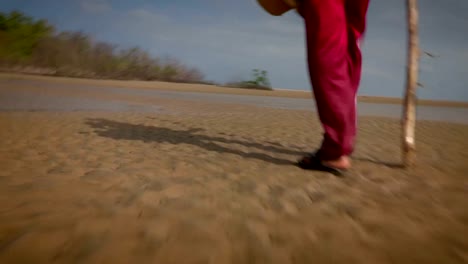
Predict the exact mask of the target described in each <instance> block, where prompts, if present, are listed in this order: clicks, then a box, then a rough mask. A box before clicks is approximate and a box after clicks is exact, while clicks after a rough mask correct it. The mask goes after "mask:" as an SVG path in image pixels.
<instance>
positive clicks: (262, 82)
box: [225, 69, 273, 90]
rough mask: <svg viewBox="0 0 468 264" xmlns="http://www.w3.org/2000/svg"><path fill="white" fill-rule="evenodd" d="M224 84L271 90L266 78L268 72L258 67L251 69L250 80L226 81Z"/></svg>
mask: <svg viewBox="0 0 468 264" xmlns="http://www.w3.org/2000/svg"><path fill="white" fill-rule="evenodd" d="M225 86H227V87H234V88H245V89H258V90H273V89H272V88H271V84H270V80H269V79H268V72H267V71H264V70H259V69H254V70H252V76H251V78H250V80H247V81H238V82H231V83H227V84H226V85H225Z"/></svg>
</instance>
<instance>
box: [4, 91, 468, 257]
mask: <svg viewBox="0 0 468 264" xmlns="http://www.w3.org/2000/svg"><path fill="white" fill-rule="evenodd" d="M70 96H72V95H70ZM73 96H78V95H73ZM82 96H85V95H82ZM93 96H100V98H101V99H106V98H105V95H93ZM121 99H122V100H123V98H121ZM132 100H133V101H134V102H140V103H144V102H146V101H145V99H144V98H140V99H138V98H132ZM151 100H152V101H151V103H157V104H158V106H160V107H161V111H158V112H154V113H136V112H135V113H131V112H96V111H94V112H80V111H78V112H54V111H49V112H17V111H12V112H0V127H1V129H0V138H1V142H0V168H1V170H0V193H1V194H2V195H1V196H0V263H216V264H218V263H219V264H223V263H236V264H237V263H278V264H288V263H468V254H467V252H468V207H467V206H466V203H467V201H468V178H467V177H466V176H467V174H466V173H467V171H468V163H467V161H468V152H467V151H466V149H468V126H467V125H461V124H450V123H442V122H429V121H424V122H419V123H418V125H417V140H418V141H417V144H418V145H417V147H418V164H417V166H416V167H414V168H411V169H408V170H405V169H402V168H401V167H400V166H399V164H400V145H399V144H400V143H399V122H398V120H394V119H387V118H370V117H366V118H364V117H361V118H360V119H359V127H360V128H359V137H358V143H357V148H356V152H355V154H354V157H353V162H354V168H353V170H352V171H351V172H350V173H349V174H348V175H347V176H346V177H343V178H338V177H335V176H333V175H330V174H327V173H321V172H309V171H303V170H300V169H298V168H297V167H295V166H294V165H292V163H293V162H294V161H295V160H296V159H297V158H298V157H300V155H302V154H303V153H304V152H306V151H310V150H313V149H314V148H315V147H316V146H318V144H319V142H320V137H321V129H320V125H319V123H318V121H317V119H316V117H315V115H314V113H311V112H306V111H292V110H279V109H266V108H257V107H253V106H245V105H228V104H206V103H201V102H198V103H197V102H194V101H182V100H166V99H160V100H157V99H151ZM147 103H148V102H147Z"/></svg>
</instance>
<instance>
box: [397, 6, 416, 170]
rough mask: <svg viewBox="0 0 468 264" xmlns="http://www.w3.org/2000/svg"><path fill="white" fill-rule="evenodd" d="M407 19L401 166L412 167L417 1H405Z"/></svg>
mask: <svg viewBox="0 0 468 264" xmlns="http://www.w3.org/2000/svg"><path fill="white" fill-rule="evenodd" d="M406 4H407V7H406V12H407V19H408V55H407V56H408V61H407V69H406V91H405V100H404V106H403V117H402V124H401V125H402V143H403V153H402V154H403V164H404V166H405V167H408V166H413V165H414V164H415V162H416V153H415V152H416V144H415V131H416V89H417V87H418V74H419V56H420V55H419V36H418V23H419V22H418V20H419V14H418V13H419V12H418V4H417V0H406Z"/></svg>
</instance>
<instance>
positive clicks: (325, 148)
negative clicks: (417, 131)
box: [300, 0, 356, 167]
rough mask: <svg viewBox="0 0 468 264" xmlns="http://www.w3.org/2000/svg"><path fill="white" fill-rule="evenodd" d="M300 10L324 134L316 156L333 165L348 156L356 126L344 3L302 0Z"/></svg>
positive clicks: (338, 0) (339, 1) (327, 0)
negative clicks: (333, 162) (332, 162)
mask: <svg viewBox="0 0 468 264" xmlns="http://www.w3.org/2000/svg"><path fill="white" fill-rule="evenodd" d="M300 8H301V10H300V13H301V15H302V16H303V18H304V20H305V26H306V38H307V53H308V64H309V74H310V80H311V83H312V87H313V92H314V95H315V100H316V104H317V110H318V114H319V117H320V121H321V123H322V126H323V129H324V132H325V133H324V139H323V142H322V146H321V148H320V150H319V151H318V153H317V156H318V157H319V158H320V159H321V160H322V161H336V160H340V159H341V158H342V157H343V156H346V155H348V154H350V153H351V152H352V149H353V140H354V134H355V133H354V132H353V130H354V129H355V126H356V124H355V118H354V113H353V111H354V110H355V89H354V85H353V80H352V78H351V71H352V69H351V68H352V66H351V64H352V63H351V58H350V56H349V45H348V43H349V41H348V26H347V16H346V10H345V0H326V1H324V0H303V1H302V4H301V6H300ZM342 167H347V165H346V164H343V166H342Z"/></svg>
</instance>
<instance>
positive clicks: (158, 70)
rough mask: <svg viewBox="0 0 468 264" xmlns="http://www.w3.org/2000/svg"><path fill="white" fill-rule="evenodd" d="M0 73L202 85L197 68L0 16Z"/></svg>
mask: <svg viewBox="0 0 468 264" xmlns="http://www.w3.org/2000/svg"><path fill="white" fill-rule="evenodd" d="M0 68H1V69H3V70H4V71H5V70H7V71H21V72H28V73H36V74H45V75H58V76H69V77H86V78H108V79H138V80H161V81H170V82H189V83H205V81H204V75H203V74H202V72H201V71H199V70H198V69H197V68H192V67H188V66H186V65H184V64H182V63H181V62H179V61H178V60H176V59H174V58H165V59H162V58H158V57H153V56H151V55H150V54H149V53H148V52H146V51H144V50H142V49H140V48H138V47H134V48H130V49H119V48H118V47H117V46H116V45H112V44H109V43H106V42H100V41H94V40H93V39H92V38H91V37H90V36H89V35H87V34H85V33H82V32H73V31H67V32H57V31H56V29H55V28H54V27H53V26H52V25H50V24H49V23H48V22H47V21H46V20H35V19H33V18H31V17H29V16H26V15H25V14H23V13H21V12H16V11H14V12H11V13H8V14H6V13H1V12H0Z"/></svg>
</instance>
